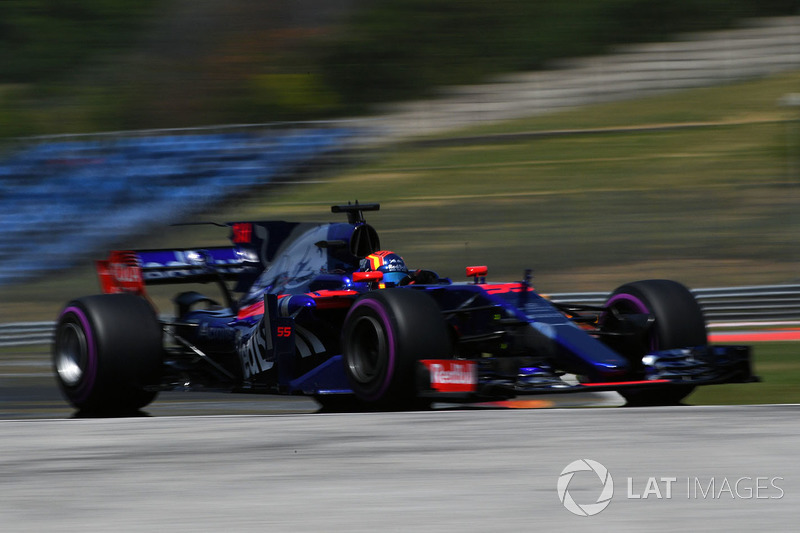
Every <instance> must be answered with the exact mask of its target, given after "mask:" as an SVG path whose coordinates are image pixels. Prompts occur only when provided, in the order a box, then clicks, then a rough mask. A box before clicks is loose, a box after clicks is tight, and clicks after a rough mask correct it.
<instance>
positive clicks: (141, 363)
mask: <svg viewBox="0 0 800 533" xmlns="http://www.w3.org/2000/svg"><path fill="white" fill-rule="evenodd" d="M162 350H163V348H162V336H161V325H160V324H159V321H158V317H157V316H156V314H155V311H154V310H153V308H152V307H151V305H150V304H149V303H148V302H147V301H146V300H145V299H143V298H141V297H139V296H136V295H133V294H102V295H96V296H87V297H84V298H80V299H77V300H73V301H71V302H70V303H68V304H67V305H66V306H65V307H64V310H63V311H62V312H61V315H60V316H59V318H58V322H57V324H56V332H55V342H54V344H53V352H52V358H53V367H54V370H55V375H56V381H57V382H58V386H59V388H60V389H61V392H62V393H63V395H64V397H65V398H66V399H67V400H68V401H69V402H70V403H71V404H72V405H73V406H74V407H76V408H77V409H78V410H79V411H80V412H81V413H82V414H88V415H91V414H97V415H105V416H119V415H126V414H132V413H135V412H136V411H138V410H139V409H141V408H142V407H144V406H146V405H147V404H149V403H150V402H151V401H153V399H154V398H155V396H156V392H153V391H150V390H147V388H146V387H147V386H148V385H156V384H158V382H159V377H160V374H161V365H162V360H163V356H162Z"/></svg>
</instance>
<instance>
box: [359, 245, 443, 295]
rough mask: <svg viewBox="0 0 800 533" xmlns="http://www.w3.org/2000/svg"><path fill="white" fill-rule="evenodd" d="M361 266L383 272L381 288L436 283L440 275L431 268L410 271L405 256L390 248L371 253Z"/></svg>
mask: <svg viewBox="0 0 800 533" xmlns="http://www.w3.org/2000/svg"><path fill="white" fill-rule="evenodd" d="M360 267H361V271H362V272H375V271H379V272H383V280H382V281H381V282H380V284H379V287H380V288H381V289H384V288H386V287H392V286H396V285H409V284H415V283H436V282H437V281H438V280H439V276H437V275H436V273H434V272H431V271H430V270H416V271H414V272H409V271H408V267H406V262H405V261H403V258H402V257H400V255H399V254H396V253H394V252H392V251H390V250H380V251H378V252H374V253H371V254H369V255H368V256H367V257H365V258H364V259H362V260H361V264H360Z"/></svg>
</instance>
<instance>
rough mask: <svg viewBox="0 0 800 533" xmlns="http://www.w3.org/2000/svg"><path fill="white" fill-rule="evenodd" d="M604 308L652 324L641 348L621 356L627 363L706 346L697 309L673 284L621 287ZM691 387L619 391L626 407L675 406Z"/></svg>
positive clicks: (685, 291) (688, 295)
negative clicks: (656, 353)
mask: <svg viewBox="0 0 800 533" xmlns="http://www.w3.org/2000/svg"><path fill="white" fill-rule="evenodd" d="M606 307H608V308H611V309H615V310H616V311H617V312H618V313H620V314H640V315H650V317H651V318H652V324H651V325H650V327H649V329H648V331H647V334H646V336H645V343H644V346H641V347H640V349H636V350H631V351H629V353H625V354H624V355H626V356H627V357H628V358H629V359H631V362H632V363H634V365H636V364H640V362H641V358H642V356H644V355H645V354H646V353H647V352H648V351H655V350H668V349H671V348H685V347H689V346H703V345H706V344H708V335H707V332H706V324H705V319H704V318H703V311H702V309H701V308H700V305H699V304H698V303H697V300H695V298H694V296H693V295H692V293H691V292H689V289H687V288H686V287H685V286H683V285H681V284H680V283H678V282H676V281H671V280H662V279H656V280H645V281H636V282H633V283H628V284H625V285H623V286H621V287H619V288H618V289H617V290H615V291H614V292H613V293H612V295H611V297H610V298H609V299H608V301H607V302H606ZM692 390H694V387H693V386H691V385H686V386H682V385H677V386H672V387H669V388H663V389H654V390H641V389H628V390H624V391H620V394H622V396H623V397H624V398H625V399H626V400H627V405H630V406H645V405H677V404H679V403H680V402H681V400H683V399H684V398H685V397H686V396H688V395H689V394H690V393H691V392H692Z"/></svg>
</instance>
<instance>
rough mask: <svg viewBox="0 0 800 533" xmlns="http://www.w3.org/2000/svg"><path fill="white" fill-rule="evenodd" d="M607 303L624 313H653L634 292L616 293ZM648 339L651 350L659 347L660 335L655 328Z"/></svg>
mask: <svg viewBox="0 0 800 533" xmlns="http://www.w3.org/2000/svg"><path fill="white" fill-rule="evenodd" d="M606 305H607V306H608V307H613V308H615V309H617V310H618V311H619V312H620V313H622V314H643V315H652V313H651V311H650V309H648V308H647V305H646V304H645V303H644V302H643V301H642V300H640V299H639V298H637V297H636V296H633V295H632V294H625V293H621V294H616V295H614V296H613V297H612V298H611V299H610V300H609V301H608V302H606ZM647 341H648V348H649V349H650V350H657V349H658V335H657V333H656V331H655V330H651V331H650V334H649V335H648V336H647Z"/></svg>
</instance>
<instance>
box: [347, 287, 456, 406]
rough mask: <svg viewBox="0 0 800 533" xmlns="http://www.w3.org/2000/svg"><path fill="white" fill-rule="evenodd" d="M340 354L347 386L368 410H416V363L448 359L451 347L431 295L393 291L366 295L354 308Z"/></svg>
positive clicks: (415, 291) (411, 290)
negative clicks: (342, 359) (421, 360)
mask: <svg viewBox="0 0 800 533" xmlns="http://www.w3.org/2000/svg"><path fill="white" fill-rule="evenodd" d="M342 353H343V358H344V366H345V373H346V375H347V379H348V381H349V382H350V386H351V387H352V389H353V392H354V393H355V395H356V396H357V397H358V399H359V400H361V401H362V402H364V404H365V406H366V407H371V408H378V409H409V408H419V407H421V403H420V402H419V401H418V400H417V398H416V392H417V386H416V365H417V361H419V360H420V359H446V358H449V357H451V342H450V337H449V335H448V331H447V327H446V325H445V321H444V319H443V318H442V315H441V310H440V309H439V306H438V305H437V304H436V302H434V301H433V299H432V298H431V297H430V296H428V295H427V294H425V293H424V292H422V291H418V290H414V289H400V288H395V289H386V290H380V291H374V292H370V293H367V294H365V295H364V296H363V297H361V298H360V299H359V300H357V301H356V302H355V303H354V304H353V306H352V307H351V309H350V311H349V313H348V314H347V317H346V318H345V322H344V329H343V334H342Z"/></svg>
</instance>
